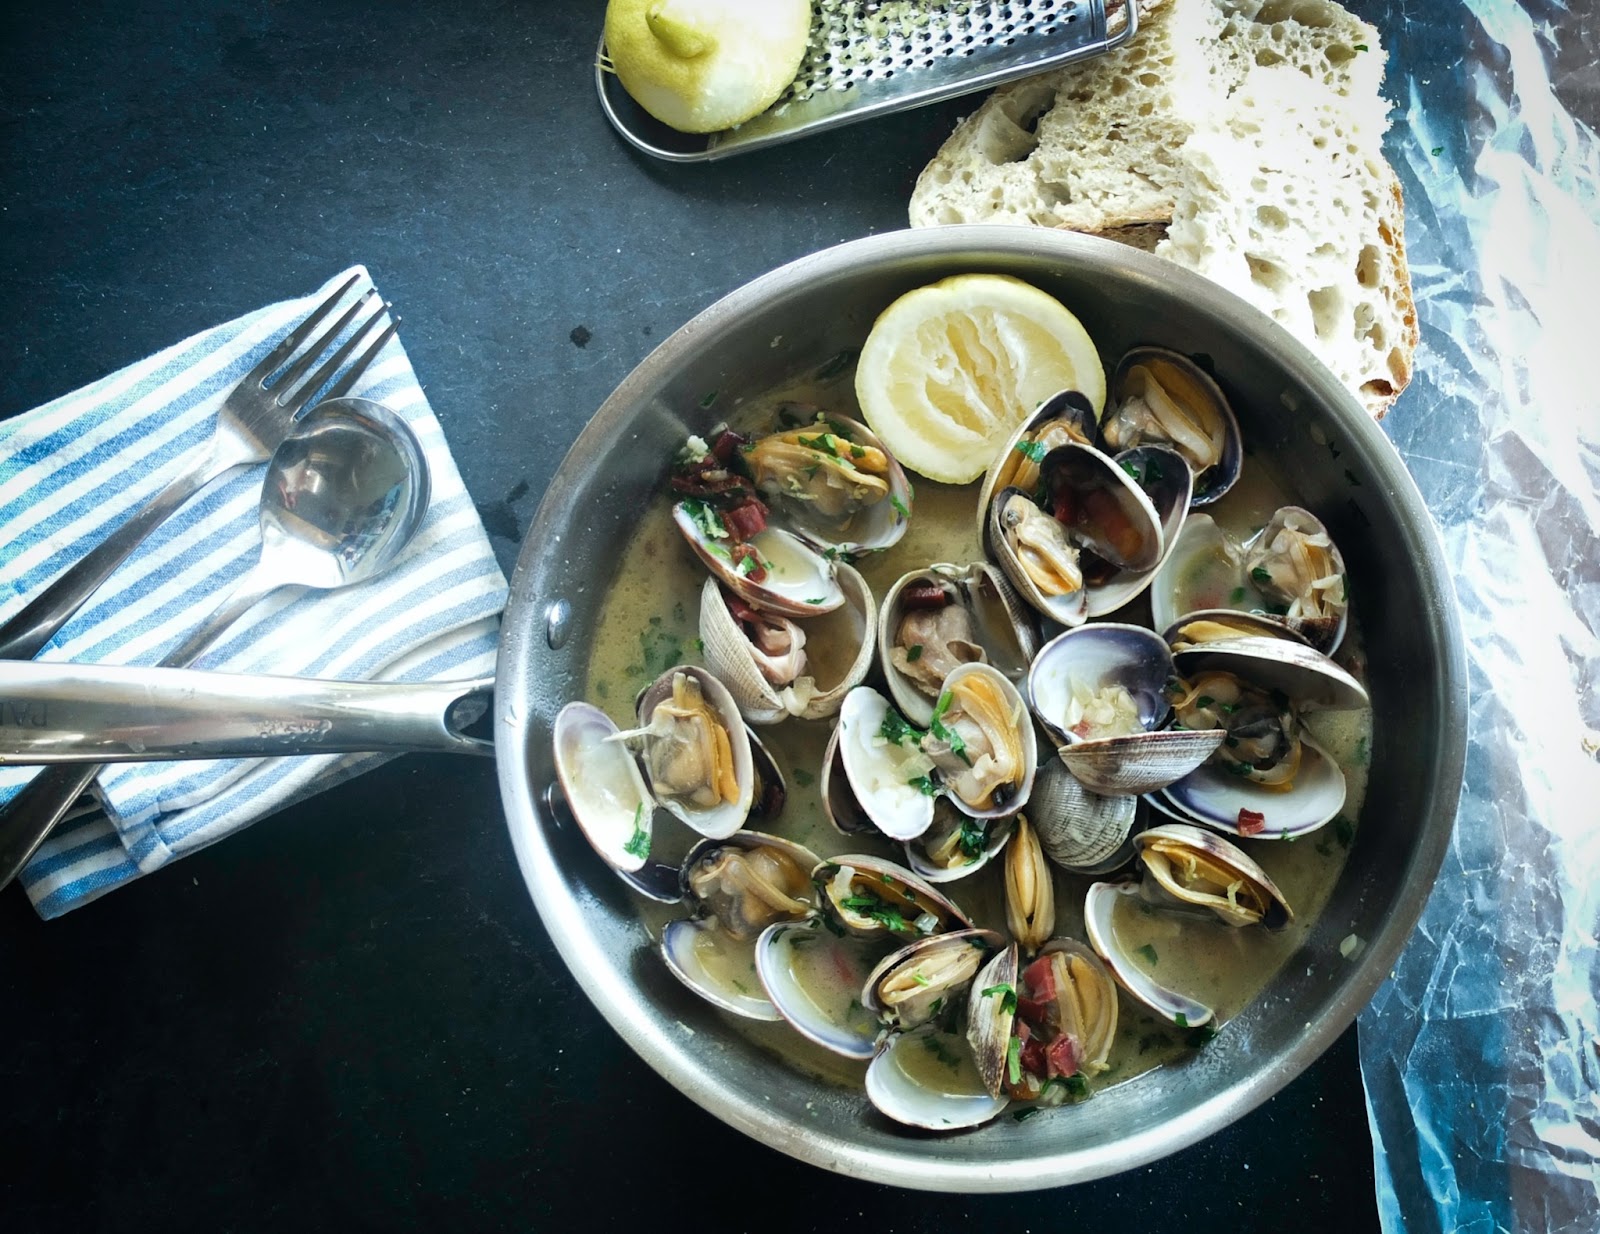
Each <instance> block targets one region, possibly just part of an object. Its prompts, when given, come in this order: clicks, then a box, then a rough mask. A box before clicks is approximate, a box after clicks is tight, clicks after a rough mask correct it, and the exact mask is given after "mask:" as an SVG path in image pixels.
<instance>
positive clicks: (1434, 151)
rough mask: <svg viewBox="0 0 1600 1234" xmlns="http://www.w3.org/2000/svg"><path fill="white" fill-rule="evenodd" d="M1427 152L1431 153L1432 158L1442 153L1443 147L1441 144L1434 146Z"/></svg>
mask: <svg viewBox="0 0 1600 1234" xmlns="http://www.w3.org/2000/svg"><path fill="white" fill-rule="evenodd" d="M1428 153H1429V154H1431V155H1433V157H1434V158H1438V157H1439V156H1440V155H1441V154H1443V153H1444V147H1443V146H1435V147H1434V148H1433V149H1432V150H1429V151H1428Z"/></svg>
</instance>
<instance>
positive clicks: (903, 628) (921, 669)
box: [889, 583, 987, 698]
mask: <svg viewBox="0 0 1600 1234" xmlns="http://www.w3.org/2000/svg"><path fill="white" fill-rule="evenodd" d="M900 600H901V604H902V606H903V612H904V615H903V616H902V617H901V618H900V622H899V625H898V627H897V628H896V630H895V635H894V645H893V646H892V647H891V648H890V651H889V657H890V661H891V663H893V665H894V667H895V668H896V669H898V670H899V671H900V673H901V674H902V675H903V676H904V677H905V678H906V679H907V680H909V681H910V682H911V683H912V684H913V685H915V686H916V687H917V689H919V690H921V691H922V692H923V693H924V694H926V695H928V697H930V698H937V697H938V696H939V687H940V686H941V685H943V684H944V679H945V678H946V677H948V676H949V675H950V673H951V671H952V670H954V669H956V668H959V667H960V666H961V665H963V664H976V663H981V662H983V661H984V660H986V658H987V657H986V656H985V654H984V650H983V648H982V647H981V646H979V645H978V642H977V639H976V632H975V631H974V629H973V624H972V614H971V613H970V612H968V611H967V609H966V607H965V606H963V605H961V604H960V603H957V602H956V600H955V598H954V597H953V596H951V595H949V594H948V593H947V592H946V590H945V589H944V588H943V587H940V586H938V585H937V584H932V583H929V584H926V585H924V586H921V587H908V588H906V589H905V590H904V591H902V593H901V595H900Z"/></svg>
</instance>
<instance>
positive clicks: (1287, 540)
mask: <svg viewBox="0 0 1600 1234" xmlns="http://www.w3.org/2000/svg"><path fill="white" fill-rule="evenodd" d="M1244 569H1245V573H1246V574H1247V575H1248V577H1249V579H1250V581H1251V582H1252V583H1253V584H1254V585H1255V589H1256V591H1257V592H1259V593H1260V594H1261V596H1262V597H1264V598H1265V600H1266V601H1267V603H1268V605H1269V606H1270V608H1269V610H1268V611H1269V612H1272V613H1274V614H1275V615H1277V616H1281V617H1282V619H1283V620H1284V622H1285V623H1286V624H1287V625H1288V626H1289V627H1290V629H1293V630H1298V631H1299V632H1300V633H1301V634H1304V635H1305V636H1306V638H1307V639H1309V640H1310V642H1311V644H1312V645H1313V646H1314V647H1316V648H1317V649H1318V650H1319V651H1328V652H1331V651H1332V650H1333V649H1334V648H1335V647H1337V646H1338V645H1339V641H1340V640H1341V639H1342V638H1343V637H1344V628H1345V623H1346V621H1347V620H1348V616H1349V611H1350V595H1349V588H1348V585H1347V584H1346V582H1345V572H1344V557H1343V555H1342V554H1341V553H1340V552H1339V549H1338V546H1337V545H1335V544H1334V542H1333V540H1332V538H1331V537H1330V536H1329V535H1328V529H1327V528H1326V527H1324V526H1323V525H1322V522H1321V520H1320V519H1318V518H1317V517H1316V515H1314V514H1312V513H1311V512H1310V511H1309V510H1302V509H1301V508H1300V507H1299V506H1284V507H1282V508H1281V509H1279V510H1278V511H1277V512H1276V513H1274V514H1273V516H1272V518H1271V519H1270V520H1269V521H1268V523H1267V525H1266V526H1265V527H1263V528H1262V529H1261V534H1260V535H1258V536H1257V537H1256V538H1255V539H1254V540H1253V541H1252V542H1251V543H1250V545H1249V546H1248V547H1247V550H1246V553H1245V559H1244Z"/></svg>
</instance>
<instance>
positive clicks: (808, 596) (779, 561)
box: [672, 501, 845, 617]
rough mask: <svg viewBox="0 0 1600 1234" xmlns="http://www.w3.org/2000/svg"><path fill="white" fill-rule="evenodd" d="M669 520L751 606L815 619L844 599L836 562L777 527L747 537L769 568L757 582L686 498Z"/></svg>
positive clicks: (769, 527) (710, 567)
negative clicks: (709, 531)
mask: <svg viewBox="0 0 1600 1234" xmlns="http://www.w3.org/2000/svg"><path fill="white" fill-rule="evenodd" d="M672 521H673V523H674V524H675V525H676V526H677V528H678V531H679V532H680V533H681V534H682V536H683V538H684V539H685V540H686V541H688V544H689V547H690V548H692V549H693V550H694V552H695V556H697V557H699V558H700V561H701V563H702V564H703V565H704V566H705V567H706V569H708V570H710V571H711V573H712V574H713V575H715V576H716V577H717V578H719V579H721V580H722V582H723V583H725V584H727V586H728V589H729V590H730V591H732V592H733V593H734V594H735V595H737V596H740V597H741V598H743V599H744V600H747V601H748V602H749V603H751V604H754V605H758V606H760V607H761V608H766V609H771V610H772V611H773V612H775V613H782V614H783V615H784V616H786V617H815V616H817V615H818V614H819V613H827V612H831V611H832V610H834V609H836V608H838V607H839V606H840V605H841V604H843V603H844V599H845V597H844V591H843V590H842V589H841V588H840V586H839V580H838V578H837V577H836V576H835V570H834V563H833V562H831V561H828V560H827V559H826V558H823V557H821V556H819V555H818V554H817V553H816V552H814V551H813V550H812V549H811V548H810V547H808V546H807V545H806V543H805V542H804V541H803V540H801V539H800V538H799V537H797V536H795V535H793V534H792V533H790V532H787V531H784V530H783V529H782V528H781V527H773V526H770V525H769V526H768V527H767V528H766V530H764V531H759V532H757V533H756V534H755V535H754V536H752V537H751V538H750V545H751V547H752V548H754V549H755V550H756V551H757V553H759V554H760V556H761V559H762V561H764V562H766V563H767V565H768V567H769V568H768V572H767V577H766V578H765V579H763V580H762V581H761V582H755V581H754V580H752V579H751V578H750V577H749V576H748V575H745V574H740V573H739V572H738V571H737V570H736V569H735V568H734V563H733V559H732V557H731V556H730V555H729V553H728V550H727V548H726V547H725V546H724V545H723V544H721V543H719V542H718V541H717V540H715V539H713V538H708V537H707V536H706V534H705V531H704V529H703V528H702V527H701V526H700V524H699V523H697V522H696V521H695V520H694V519H693V518H692V517H691V516H690V515H689V513H688V510H687V508H686V503H685V502H681V501H680V502H678V503H677V504H676V505H675V506H673V507H672Z"/></svg>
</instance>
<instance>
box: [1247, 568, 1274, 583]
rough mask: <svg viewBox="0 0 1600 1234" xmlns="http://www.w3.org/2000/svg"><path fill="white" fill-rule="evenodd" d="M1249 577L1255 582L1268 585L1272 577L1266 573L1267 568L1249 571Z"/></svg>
mask: <svg viewBox="0 0 1600 1234" xmlns="http://www.w3.org/2000/svg"><path fill="white" fill-rule="evenodd" d="M1250 577H1251V578H1253V579H1255V581H1256V582H1258V583H1262V584H1265V583H1270V582H1271V581H1272V575H1270V574H1269V573H1267V568H1266V567H1265V566H1257V567H1256V568H1255V569H1254V570H1252V571H1250Z"/></svg>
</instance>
